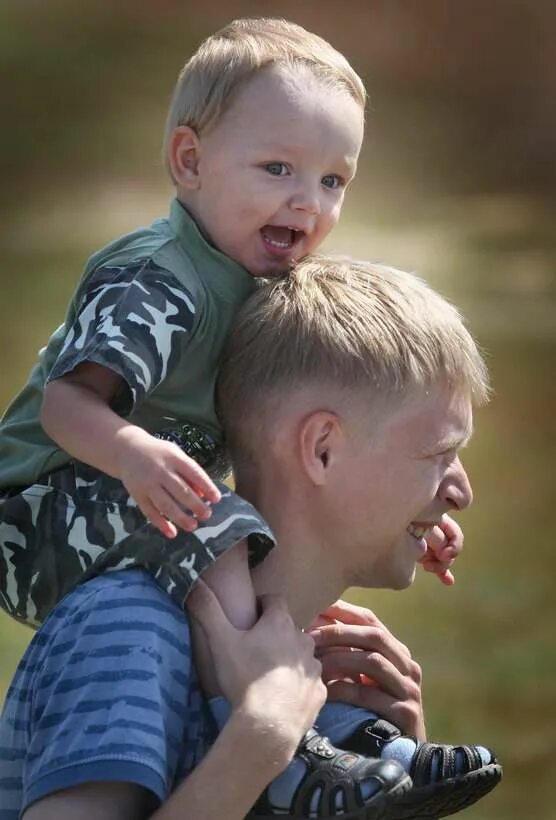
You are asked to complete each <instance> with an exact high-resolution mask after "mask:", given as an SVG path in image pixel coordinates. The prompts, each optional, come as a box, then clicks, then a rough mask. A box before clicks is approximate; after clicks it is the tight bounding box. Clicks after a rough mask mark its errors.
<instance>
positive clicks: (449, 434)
mask: <svg viewBox="0 0 556 820" xmlns="http://www.w3.org/2000/svg"><path fill="white" fill-rule="evenodd" d="M365 422H366V430H367V432H369V431H370V425H369V420H368V418H367V419H366V420H365ZM363 429H365V423H364V422H363V423H362V424H361V425H360V430H359V433H358V434H357V435H354V436H353V439H352V441H351V445H350V446H351V447H352V452H351V454H350V456H349V457H348V458H347V459H346V460H345V462H344V464H343V473H344V474H343V476H339V477H338V481H337V484H338V507H337V509H338V513H340V511H341V512H342V515H343V519H344V521H345V522H346V523H345V538H344V540H343V543H342V545H341V546H342V549H344V547H345V548H347V547H348V545H349V558H348V561H349V562H351V567H350V569H352V570H353V578H351V580H350V583H351V584H353V585H360V586H367V587H371V586H372V587H386V588H392V589H403V588H404V587H407V586H409V584H411V583H412V581H413V579H414V576H415V568H416V562H418V561H419V560H420V559H421V558H422V557H423V555H424V553H425V549H426V543H425V540H424V538H423V537H422V536H423V533H424V532H425V531H426V530H427V529H429V528H431V527H432V526H434V524H435V523H438V522H439V520H440V518H441V516H442V514H443V513H446V512H450V511H454V510H462V509H464V508H465V507H467V506H468V505H469V504H470V503H471V501H472V492H471V486H470V484H469V480H468V478H467V474H466V472H465V470H464V468H463V465H462V463H461V461H460V459H459V456H458V450H459V448H460V447H462V446H463V445H464V444H465V443H466V442H467V441H468V440H469V437H470V435H471V431H472V409H471V402H470V400H469V398H468V397H467V396H465V395H463V394H462V393H458V392H454V391H453V390H451V389H448V388H447V387H442V386H437V387H435V388H433V389H431V390H429V391H427V392H426V393H425V392H424V391H423V392H422V393H421V394H420V395H415V396H414V397H413V398H409V399H406V400H405V401H404V402H403V403H402V404H401V405H398V407H396V404H395V401H394V400H391V401H390V402H389V404H388V408H387V409H386V411H385V412H384V414H383V418H382V420H379V422H378V426H377V428H375V431H374V432H372V431H370V435H369V437H368V440H367V441H366V442H365V441H364V440H362V436H361V430H363Z"/></svg>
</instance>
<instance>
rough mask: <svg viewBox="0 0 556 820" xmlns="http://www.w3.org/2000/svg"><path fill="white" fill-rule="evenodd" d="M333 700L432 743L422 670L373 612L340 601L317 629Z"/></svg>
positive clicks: (314, 631)
mask: <svg viewBox="0 0 556 820" xmlns="http://www.w3.org/2000/svg"><path fill="white" fill-rule="evenodd" d="M309 634H310V635H311V636H312V637H313V639H314V641H315V646H316V653H317V657H318V658H319V659H320V660H321V662H322V670H323V680H324V682H325V684H326V685H327V687H328V698H329V700H341V701H343V702H344V703H351V704H353V705H354V706H361V707H363V708H364V709H369V710H370V711H373V712H376V713H377V714H379V715H381V716H382V717H385V718H387V719H388V720H390V721H392V723H394V724H395V725H396V726H397V727H398V728H399V729H401V730H402V732H403V733H404V734H408V735H413V736H415V737H417V738H418V739H419V740H425V739H426V733H425V721H424V717H423V707H422V702H421V680H422V676H421V668H420V666H419V664H417V663H416V662H415V661H414V660H413V659H412V657H411V654H410V652H409V649H408V648H407V647H406V646H405V645H404V644H403V643H401V641H399V640H398V639H397V638H395V637H394V636H393V635H392V633H391V632H390V631H389V630H388V629H387V628H386V627H385V626H384V624H383V623H382V622H381V621H379V619H378V618H377V617H376V615H374V613H372V612H371V611H370V610H369V609H365V608H363V607H359V606H355V605H354V604H348V603H346V602H345V601H341V600H340V601H337V602H336V603H335V604H333V606H331V607H329V608H328V609H327V610H326V611H325V612H324V613H322V614H321V615H320V616H319V617H318V618H317V620H316V621H315V622H314V624H312V627H311V630H310V633H309Z"/></svg>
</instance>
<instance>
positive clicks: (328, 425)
mask: <svg viewBox="0 0 556 820" xmlns="http://www.w3.org/2000/svg"><path fill="white" fill-rule="evenodd" d="M342 440H343V434H342V425H341V423H340V419H339V418H338V416H337V415H336V413H332V412H331V411H329V410H318V411H316V412H314V413H311V414H310V415H309V416H307V417H306V418H305V419H303V421H302V423H301V428H300V434H299V444H300V455H301V460H302V463H303V467H304V468H305V472H306V474H307V476H308V477H309V478H310V480H311V481H312V482H313V484H316V485H317V486H322V485H324V484H326V483H327V482H328V480H329V475H330V472H331V470H332V469H333V467H334V466H335V464H336V460H337V458H338V455H339V449H340V448H341V444H342Z"/></svg>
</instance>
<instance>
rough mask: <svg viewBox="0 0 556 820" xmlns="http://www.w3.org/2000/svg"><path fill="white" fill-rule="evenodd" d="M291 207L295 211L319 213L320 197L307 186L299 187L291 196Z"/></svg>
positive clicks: (313, 214) (315, 214)
mask: <svg viewBox="0 0 556 820" xmlns="http://www.w3.org/2000/svg"><path fill="white" fill-rule="evenodd" d="M291 205H292V208H293V209H294V210H295V211H305V212H306V213H308V214H311V215H312V216H318V214H320V210H321V208H320V197H319V195H318V193H317V192H316V191H315V190H313V189H312V188H311V187H309V186H305V187H303V188H299V189H298V190H297V191H296V192H295V193H294V195H293V197H292V202H291Z"/></svg>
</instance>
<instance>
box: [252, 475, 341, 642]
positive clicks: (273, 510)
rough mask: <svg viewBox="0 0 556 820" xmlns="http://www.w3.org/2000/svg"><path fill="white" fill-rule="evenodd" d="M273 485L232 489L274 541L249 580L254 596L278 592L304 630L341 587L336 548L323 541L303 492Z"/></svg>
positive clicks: (335, 596)
mask: <svg viewBox="0 0 556 820" xmlns="http://www.w3.org/2000/svg"><path fill="white" fill-rule="evenodd" d="M279 485H280V482H279V481H273V483H272V487H270V486H268V485H265V483H264V482H261V483H259V485H258V487H257V488H256V490H255V489H253V491H250V492H249V491H248V492H247V493H245V492H242V488H238V489H239V491H240V494H241V495H244V497H246V498H248V500H249V501H250V502H251V503H252V504H253V505H254V506H255V507H256V508H257V510H258V511H259V512H260V513H261V515H262V516H263V517H264V518H265V520H266V521H267V522H268V524H269V525H270V527H271V528H272V530H273V532H274V534H275V536H276V539H277V542H278V546H277V547H276V548H275V549H274V550H272V551H271V552H270V554H269V555H268V556H267V557H266V558H265V560H264V561H263V562H262V563H261V564H259V565H258V566H257V567H256V568H255V570H254V571H253V582H254V586H255V591H256V593H257V595H261V594H264V593H274V594H279V595H283V596H284V598H285V599H286V602H287V604H288V609H289V611H290V613H291V615H292V617H293V619H294V621H295V623H296V624H297V625H298V626H299V627H300V628H305V627H307V626H308V625H309V624H310V623H311V621H313V619H314V618H315V617H316V616H317V615H318V614H319V613H320V612H322V611H323V610H324V609H326V608H327V607H328V606H329V605H330V604H331V603H332V602H333V601H335V600H336V599H337V598H338V597H339V596H340V595H341V594H342V592H343V591H344V589H345V586H346V585H345V583H344V579H343V578H342V576H341V573H340V571H339V569H338V567H337V566H336V563H335V559H336V558H337V552H336V549H335V547H334V545H328V544H326V543H325V541H324V539H323V535H322V533H320V532H319V528H318V526H316V525H315V522H314V521H313V520H312V515H311V511H310V510H309V509H308V506H307V505H306V504H304V499H303V494H300V493H299V492H296V491H295V490H294V489H293V488H292V487H291V486H290V487H286V486H284V484H282V486H281V487H280V486H279ZM250 489H251V488H250Z"/></svg>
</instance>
